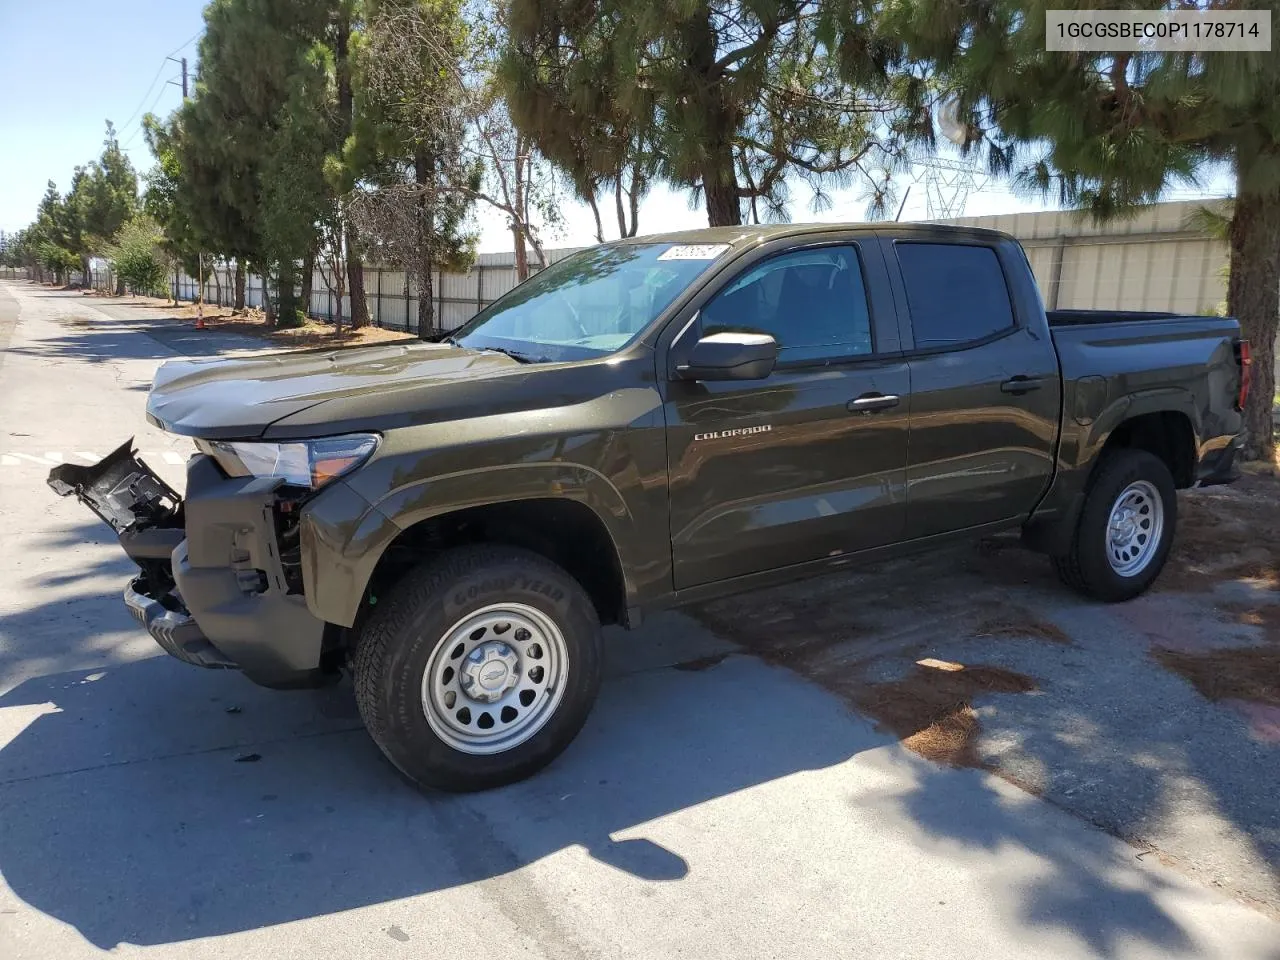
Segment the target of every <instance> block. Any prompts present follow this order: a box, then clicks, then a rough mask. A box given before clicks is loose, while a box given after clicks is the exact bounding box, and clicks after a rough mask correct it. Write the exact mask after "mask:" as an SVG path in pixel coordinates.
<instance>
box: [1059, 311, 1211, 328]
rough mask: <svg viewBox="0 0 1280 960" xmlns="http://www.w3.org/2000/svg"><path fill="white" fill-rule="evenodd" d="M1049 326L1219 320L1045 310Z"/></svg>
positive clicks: (1155, 313)
mask: <svg viewBox="0 0 1280 960" xmlns="http://www.w3.org/2000/svg"><path fill="white" fill-rule="evenodd" d="M1045 315H1046V316H1047V317H1048V318H1049V326H1051V327H1078V326H1089V325H1093V324H1099V323H1140V322H1150V321H1154V320H1221V319H1222V317H1218V316H1202V315H1196V314H1189V313H1161V312H1159V311H1148V310H1046V311H1045Z"/></svg>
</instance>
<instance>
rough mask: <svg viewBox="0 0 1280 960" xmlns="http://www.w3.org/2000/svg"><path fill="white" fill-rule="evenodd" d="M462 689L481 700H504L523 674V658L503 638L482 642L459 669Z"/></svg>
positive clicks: (490, 701)
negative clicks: (521, 661)
mask: <svg viewBox="0 0 1280 960" xmlns="http://www.w3.org/2000/svg"><path fill="white" fill-rule="evenodd" d="M458 675H459V680H461V682H462V689H463V692H464V693H466V695H467V696H468V697H470V698H471V699H472V700H476V701H478V702H480V703H493V702H495V701H497V700H500V699H502V697H503V696H505V695H506V694H507V693H508V692H509V691H510V690H511V689H512V688H513V687H514V686H515V685H516V681H517V680H518V679H519V677H520V658H519V656H518V655H517V654H516V652H515V650H513V649H512V648H511V647H509V646H508V645H507V644H505V643H502V642H500V641H490V642H488V643H482V644H480V645H479V646H478V647H476V648H475V649H474V650H472V651H471V652H470V653H469V654H467V658H466V660H465V661H463V664H462V667H461V669H460V670H459V671H458Z"/></svg>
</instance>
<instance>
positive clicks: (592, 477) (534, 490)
mask: <svg viewBox="0 0 1280 960" xmlns="http://www.w3.org/2000/svg"><path fill="white" fill-rule="evenodd" d="M550 498H562V499H568V500H576V501H578V502H579V503H582V504H584V505H585V506H587V507H588V508H590V510H591V511H592V513H594V514H595V515H596V517H598V518H599V520H600V521H601V523H603V524H604V527H605V529H606V530H607V531H608V534H609V538H610V539H611V540H612V541H613V545H614V548H615V550H616V551H617V553H618V559H619V561H620V564H621V567H622V570H623V578H624V586H625V589H626V592H627V598H628V603H629V604H630V603H631V602H632V600H633V598H635V597H636V596H637V595H638V593H639V592H640V591H641V586H642V585H640V584H637V583H636V582H635V579H634V571H636V570H646V569H653V567H654V565H655V561H657V565H658V566H661V565H662V564H661V561H662V555H661V551H660V550H657V549H656V548H655V544H653V543H650V542H649V541H651V540H654V538H652V537H650V538H646V537H644V536H642V535H641V532H640V530H639V528H638V526H637V523H636V520H635V517H634V516H633V515H632V512H631V510H630V509H629V508H628V506H627V503H626V501H625V499H624V498H623V496H622V494H621V492H620V491H619V490H618V489H617V488H616V487H615V486H614V485H613V484H612V483H611V482H610V481H609V480H608V478H606V477H604V476H603V475H602V474H600V473H598V472H597V471H595V470H592V469H591V468H589V467H586V466H582V465H580V464H571V463H528V464H512V465H509V466H502V467H487V468H484V469H475V470H467V471H463V472H459V473H453V474H448V475H445V476H440V477H432V478H430V479H424V480H421V481H418V482H415V483H412V484H410V485H407V486H404V487H401V488H400V489H398V490H396V491H395V492H393V493H391V494H389V495H388V496H387V497H386V498H384V499H382V500H380V501H378V503H376V504H370V503H369V502H368V501H366V500H365V499H364V498H363V497H361V496H360V495H359V494H358V493H356V492H355V491H354V490H353V489H351V487H349V486H347V485H346V484H344V483H342V482H341V481H339V482H338V483H337V484H335V487H334V489H331V490H326V491H325V494H324V496H323V497H320V498H317V500H316V501H314V502H313V504H312V505H309V507H308V509H306V510H304V512H303V515H302V518H301V521H300V537H301V546H302V558H303V562H302V575H303V585H304V589H305V591H306V596H307V606H308V608H309V609H310V610H311V611H312V613H314V614H315V615H316V616H317V617H319V618H320V619H322V620H326V621H328V622H330V623H336V624H340V625H342V626H348V627H349V626H352V625H353V624H354V623H355V620H356V616H357V614H358V613H359V609H360V604H361V602H362V600H363V598H364V594H365V590H366V588H367V587H368V585H369V580H370V578H371V577H372V576H373V571H374V570H375V568H376V567H377V565H378V561H379V560H381V558H382V556H383V554H384V553H385V552H386V550H387V548H388V547H389V546H390V545H391V543H392V542H393V541H394V540H395V539H396V537H398V536H399V535H400V534H401V533H402V532H403V531H405V530H407V529H409V528H410V527H413V526H415V525H416V524H419V523H422V522H423V521H425V520H430V519H433V518H435V517H439V516H443V515H445V514H448V513H453V512H456V511H458V510H465V509H468V508H470V507H482V506H489V505H493V504H498V503H511V502H515V501H521V500H546V499H550ZM660 532H661V534H662V536H663V538H664V539H665V536H666V530H665V528H664V529H662V530H661V531H660Z"/></svg>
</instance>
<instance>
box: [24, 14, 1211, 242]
mask: <svg viewBox="0 0 1280 960" xmlns="http://www.w3.org/2000/svg"><path fill="white" fill-rule="evenodd" d="M203 8H204V0H111V2H109V3H107V4H103V3H102V2H101V0H96V2H92V3H91V2H88V0H46V2H43V3H37V2H32V0H0V90H2V91H4V100H3V105H2V106H0V230H6V231H8V230H18V229H20V228H22V227H23V226H26V224H28V223H29V222H30V221H31V220H32V219H33V218H34V216H35V210H36V205H37V204H38V203H39V202H40V197H41V196H42V195H43V194H44V190H45V183H46V181H48V180H50V179H52V180H54V181H55V182H56V183H57V184H58V187H59V189H61V190H65V189H66V187H67V185H68V184H69V183H70V181H71V174H72V171H73V170H74V168H75V167H76V165H77V164H83V163H87V162H89V161H90V160H92V159H93V158H94V157H96V156H98V154H99V153H100V152H101V149H102V139H103V133H104V129H105V124H106V121H107V120H108V119H110V120H112V121H113V122H114V123H115V125H116V128H117V130H118V131H119V135H120V141H121V144H122V146H124V148H125V150H126V152H127V153H128V154H129V156H130V159H131V160H132V161H133V164H134V166H135V167H136V168H137V169H138V171H139V173H141V172H143V171H145V170H146V169H148V168H149V167H150V166H151V156H150V153H149V152H148V151H147V147H146V144H145V143H144V142H143V138H142V134H141V132H140V129H139V128H140V121H141V118H142V115H143V114H144V113H146V112H147V111H154V112H156V113H161V114H163V113H166V112H168V111H170V110H173V109H175V108H176V107H177V106H178V104H179V102H180V100H181V96H182V94H181V92H180V91H179V89H178V87H176V86H174V85H171V84H168V83H166V81H168V80H176V79H177V77H178V74H179V72H180V69H181V68H180V67H179V65H178V64H176V63H168V62H166V61H165V60H164V58H165V56H166V55H167V54H170V53H172V54H173V55H174V56H176V57H181V56H186V57H188V59H189V60H191V62H192V63H191V65H192V68H193V69H194V58H195V49H196V44H195V37H196V36H197V35H198V34H199V32H200V30H201V29H202V27H203V19H202V17H201V11H202V10H203ZM904 185H905V184H904ZM1228 186H1229V184H1228V183H1227V182H1226V181H1225V180H1224V179H1223V178H1222V177H1215V178H1213V179H1211V180H1210V182H1209V183H1207V184H1206V190H1205V191H1204V192H1207V193H1210V194H1215V195H1221V194H1223V193H1225V192H1226V190H1227V188H1228ZM1198 195H1201V191H1196V190H1185V189H1182V190H1177V191H1175V192H1173V193H1172V194H1171V198H1172V199H1186V198H1188V197H1192V196H1198ZM834 199H835V203H834V205H833V207H832V208H831V209H830V210H827V211H824V212H822V213H821V214H817V215H815V214H814V213H813V212H812V211H811V210H810V209H809V201H810V197H809V194H808V192H807V191H806V190H805V189H804V187H803V186H802V185H801V186H799V187H798V188H797V190H796V191H795V203H794V204H793V208H792V211H791V216H792V219H794V220H798V221H800V220H814V219H820V220H826V221H839V220H861V219H863V208H864V203H863V201H862V200H861V199H860V198H859V197H858V196H856V195H854V194H852V193H837V194H836V195H835V198H834ZM1049 206H1050V205H1048V204H1046V203H1043V202H1040V201H1036V200H1026V199H1023V198H1019V197H1016V196H1014V195H1013V194H1012V193H1011V192H1010V190H1009V188H1008V186H1007V185H1006V184H1002V183H998V182H986V183H984V184H982V185H981V188H980V189H977V190H975V191H973V192H971V193H970V194H969V196H968V200H967V203H966V204H965V208H964V213H965V214H966V215H969V216H981V215H985V214H995V213H1016V212H1022V211H1030V210H1040V209H1046V208H1048V207H1049ZM563 209H564V214H565V217H564V220H565V223H564V226H563V228H562V230H561V231H560V232H559V234H558V235H549V236H547V238H546V239H547V243H548V245H549V246H582V245H586V244H589V243H591V242H592V235H593V232H594V230H593V225H592V219H591V215H590V213H589V212H588V210H587V208H586V207H585V206H583V205H581V204H576V203H566V204H565V205H564V207H563ZM609 209H611V204H606V205H605V209H604V210H602V214H604V215H605V216H606V221H605V229H606V231H607V233H606V237H608V236H611V235H612V234H609V233H608V231H609V230H610V221H609V219H607V218H608V210H609ZM928 213H929V211H928V206H927V203H926V189H925V185H924V183H923V182H918V183H916V184H915V185H913V186H912V187H911V190H910V192H909V193H908V195H907V200H906V205H905V207H904V209H903V214H902V216H903V219H904V220H910V219H923V218H925V217H927V216H928ZM476 221H477V227H478V228H479V230H480V249H481V251H483V252H488V251H502V250H507V249H509V248H510V244H511V234H510V233H509V232H508V230H507V229H506V226H505V223H504V219H503V217H502V216H501V215H498V214H496V213H494V212H492V211H490V210H487V209H483V208H482V209H479V210H478V211H477V214H476ZM705 223H706V219H705V215H704V214H703V212H702V211H701V210H700V209H690V207H689V201H688V199H687V196H686V195H685V194H683V193H681V192H676V191H672V190H669V189H666V188H662V187H659V188H657V189H655V190H654V191H653V192H652V194H650V196H649V198H648V199H647V200H646V201H645V202H644V204H643V205H642V206H641V210H640V232H641V233H647V232H656V231H659V230H672V229H680V228H685V227H700V226H703V225H705ZM613 231H614V233H616V227H614V228H613Z"/></svg>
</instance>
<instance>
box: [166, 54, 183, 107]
mask: <svg viewBox="0 0 1280 960" xmlns="http://www.w3.org/2000/svg"><path fill="white" fill-rule="evenodd" d="M165 59H166V60H172V61H173V62H174V63H180V64H182V99H183V100H185V99H187V58H186V57H183V58H182V59H178V58H177V57H165ZM169 82H170V83H173V81H172V80H170V81H169Z"/></svg>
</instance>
